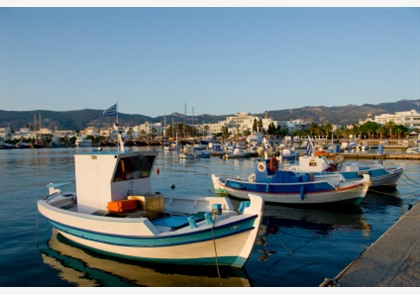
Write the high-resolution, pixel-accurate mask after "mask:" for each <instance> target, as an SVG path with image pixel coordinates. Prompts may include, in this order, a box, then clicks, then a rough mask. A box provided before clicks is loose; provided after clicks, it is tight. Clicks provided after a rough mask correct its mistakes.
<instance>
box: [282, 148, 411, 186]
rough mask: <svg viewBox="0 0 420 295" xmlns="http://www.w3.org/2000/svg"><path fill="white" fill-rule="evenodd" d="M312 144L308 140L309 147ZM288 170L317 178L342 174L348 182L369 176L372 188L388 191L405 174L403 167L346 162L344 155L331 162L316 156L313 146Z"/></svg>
mask: <svg viewBox="0 0 420 295" xmlns="http://www.w3.org/2000/svg"><path fill="white" fill-rule="evenodd" d="M311 144H312V142H311V141H310V140H308V145H311ZM287 170H289V171H294V172H307V173H312V174H313V175H314V176H315V177H317V176H326V175H337V174H340V175H342V176H343V177H344V178H345V179H346V180H357V179H362V175H363V174H369V176H370V182H371V183H370V186H369V187H370V188H387V189H389V188H393V189H395V188H396V187H397V185H398V181H399V179H400V178H401V175H402V174H403V173H404V167H402V166H384V165H382V164H369V163H362V162H351V161H345V158H344V157H343V156H342V155H337V156H336V157H335V159H334V161H332V162H330V161H329V160H328V159H327V158H326V157H323V156H315V154H314V152H313V148H311V146H308V148H307V153H306V155H303V156H301V157H299V160H298V163H297V164H295V165H291V166H289V167H287Z"/></svg>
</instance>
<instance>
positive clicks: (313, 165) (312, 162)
mask: <svg viewBox="0 0 420 295" xmlns="http://www.w3.org/2000/svg"><path fill="white" fill-rule="evenodd" d="M316 164H317V163H316V162H315V161H310V162H309V167H316Z"/></svg>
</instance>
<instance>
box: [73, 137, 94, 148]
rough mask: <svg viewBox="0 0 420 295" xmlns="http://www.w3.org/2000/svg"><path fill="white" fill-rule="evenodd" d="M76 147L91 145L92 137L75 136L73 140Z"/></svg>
mask: <svg viewBox="0 0 420 295" xmlns="http://www.w3.org/2000/svg"><path fill="white" fill-rule="evenodd" d="M74 144H75V145H76V147H92V146H93V142H92V139H90V138H86V137H78V138H76V141H75V142H74Z"/></svg>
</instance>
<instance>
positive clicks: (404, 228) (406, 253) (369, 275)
mask: <svg viewBox="0 0 420 295" xmlns="http://www.w3.org/2000/svg"><path fill="white" fill-rule="evenodd" d="M320 287H420V202H419V203H417V204H416V205H414V206H413V207H412V208H411V209H409V210H408V211H407V212H406V213H405V214H404V215H403V216H402V217H401V218H400V219H399V220H398V221H397V222H396V223H395V224H394V225H393V226H391V227H390V228H389V229H388V230H387V231H386V232H385V233H384V234H383V235H382V236H380V237H379V238H378V240H377V241H375V242H374V243H373V244H372V245H371V246H370V247H368V248H367V249H366V250H365V251H364V252H363V253H362V254H361V255H360V256H359V257H357V258H356V259H355V260H354V261H353V262H352V263H350V264H349V265H348V266H347V267H346V268H345V269H344V270H343V271H341V272H340V273H339V274H338V275H337V276H336V277H335V278H334V279H325V281H324V282H323V283H321V285H320Z"/></svg>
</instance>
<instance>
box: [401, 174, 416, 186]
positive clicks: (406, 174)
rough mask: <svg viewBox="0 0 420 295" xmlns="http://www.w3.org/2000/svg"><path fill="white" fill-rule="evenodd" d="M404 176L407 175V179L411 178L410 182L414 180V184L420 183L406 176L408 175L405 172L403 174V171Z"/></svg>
mask: <svg viewBox="0 0 420 295" xmlns="http://www.w3.org/2000/svg"><path fill="white" fill-rule="evenodd" d="M404 176H405V177H407V179H409V180H411V181H412V182H414V183H415V184H420V183H419V182H417V181H415V180H413V179H411V178H410V177H408V175H407V174H405V173H404Z"/></svg>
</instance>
